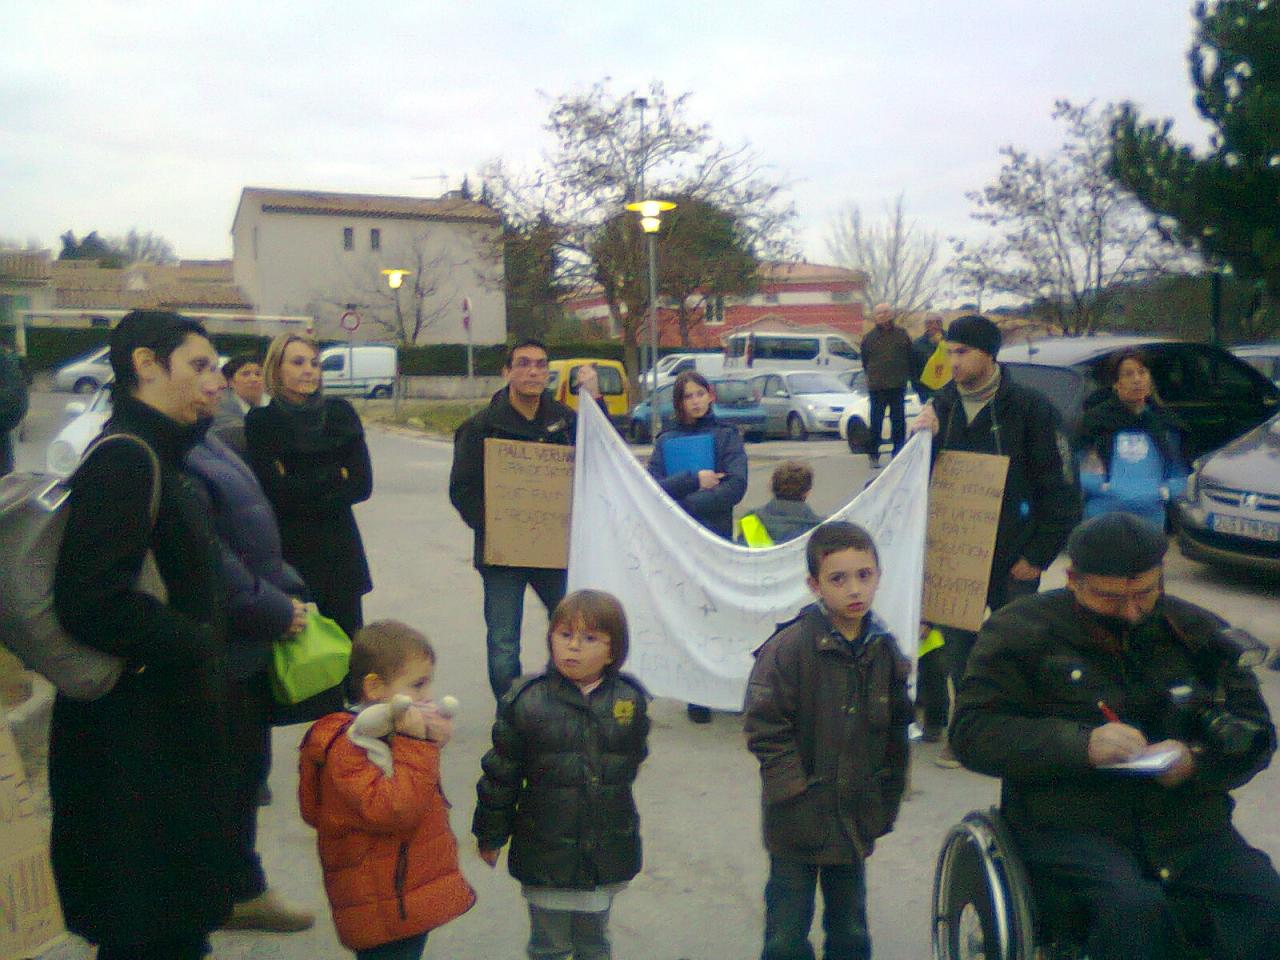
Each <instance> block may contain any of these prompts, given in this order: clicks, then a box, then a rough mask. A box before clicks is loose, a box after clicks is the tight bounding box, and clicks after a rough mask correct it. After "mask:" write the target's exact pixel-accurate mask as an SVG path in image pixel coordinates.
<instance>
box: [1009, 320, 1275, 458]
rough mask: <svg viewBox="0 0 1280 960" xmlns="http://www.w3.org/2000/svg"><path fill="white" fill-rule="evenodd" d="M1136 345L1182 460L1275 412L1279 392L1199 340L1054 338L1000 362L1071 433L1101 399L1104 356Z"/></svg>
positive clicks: (1016, 348)
mask: <svg viewBox="0 0 1280 960" xmlns="http://www.w3.org/2000/svg"><path fill="white" fill-rule="evenodd" d="M1130 348H1136V349H1139V350H1141V351H1142V352H1143V353H1144V354H1145V355H1146V356H1147V358H1148V360H1149V363H1148V366H1149V368H1150V370H1151V377H1152V379H1153V380H1154V382H1155V388H1156V392H1157V394H1158V395H1159V397H1160V399H1161V401H1163V402H1164V403H1165V405H1166V406H1168V407H1169V409H1171V410H1172V411H1173V412H1174V413H1175V414H1177V416H1178V417H1179V418H1180V419H1181V420H1182V422H1183V424H1184V425H1185V426H1186V428H1187V432H1186V434H1185V436H1184V437H1183V441H1184V442H1183V452H1184V454H1185V455H1186V457H1187V459H1188V460H1194V459H1195V458H1196V457H1198V456H1200V455H1201V454H1203V453H1205V452H1206V451H1209V450H1216V449H1218V448H1219V447H1221V446H1223V445H1225V444H1227V443H1229V442H1230V441H1232V440H1234V439H1235V438H1236V437H1238V436H1240V435H1241V434H1243V433H1245V432H1246V431H1248V430H1250V429H1252V428H1253V427H1255V426H1257V425H1258V424H1260V423H1262V422H1263V421H1264V420H1266V419H1268V418H1269V417H1271V416H1272V415H1273V414H1274V413H1276V412H1277V410H1280V387H1277V386H1276V385H1275V384H1274V383H1272V382H1271V381H1270V380H1268V379H1267V378H1266V377H1264V376H1263V375H1262V374H1261V373H1259V372H1258V371H1257V370H1255V369H1254V368H1253V367H1251V366H1250V365H1249V364H1247V363H1245V362H1244V361H1243V360H1241V359H1239V358H1238V357H1234V356H1232V355H1231V354H1230V353H1228V352H1227V351H1226V350H1224V349H1222V348H1221V347H1216V346H1213V345H1211V344H1207V343H1187V342H1184V341H1179V340H1168V339H1161V338H1156V337H1122V336H1097V337H1061V338H1051V339H1047V340H1040V341H1038V342H1035V343H1029V344H1027V343H1020V344H1017V345H1012V346H1006V347H1005V348H1004V349H1002V350H1001V351H1000V362H1001V364H1003V365H1004V366H1005V368H1006V369H1007V370H1008V372H1009V374H1010V376H1012V377H1013V378H1014V379H1015V380H1017V381H1018V382H1019V383H1023V384H1026V385H1027V386H1029V387H1032V388H1034V389H1036V390H1039V391H1040V392H1041V393H1043V394H1044V395H1045V396H1046V397H1047V398H1048V399H1049V400H1050V401H1052V403H1053V405H1054V406H1055V407H1056V408H1057V409H1058V412H1059V413H1060V414H1061V415H1062V419H1063V425H1064V427H1065V429H1066V430H1067V432H1068V433H1069V434H1074V432H1075V430H1076V428H1077V427H1078V426H1079V425H1080V416H1081V413H1082V412H1083V410H1084V408H1085V406H1086V404H1088V403H1090V402H1091V401H1092V400H1094V399H1095V398H1097V397H1099V396H1102V395H1104V392H1105V391H1106V390H1108V389H1109V387H1107V386H1106V369H1107V364H1108V362H1109V361H1110V359H1111V358H1112V357H1113V356H1115V355H1116V354H1117V353H1119V352H1120V351H1122V350H1126V349H1130Z"/></svg>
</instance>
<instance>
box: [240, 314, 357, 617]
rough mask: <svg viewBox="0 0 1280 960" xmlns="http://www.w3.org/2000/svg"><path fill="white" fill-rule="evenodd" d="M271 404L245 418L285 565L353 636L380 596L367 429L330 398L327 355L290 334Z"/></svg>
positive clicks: (270, 382) (270, 383)
mask: <svg viewBox="0 0 1280 960" xmlns="http://www.w3.org/2000/svg"><path fill="white" fill-rule="evenodd" d="M263 367H264V369H263V375H264V377H265V379H266V387H267V392H268V393H269V394H271V403H270V404H268V405H267V406H265V407H259V408H257V409H256V410H250V411H249V413H248V416H246V418H245V424H244V426H245V440H246V443H247V446H248V454H249V464H250V465H251V466H252V467H253V471H254V473H255V474H257V476H258V480H259V482H260V483H261V484H262V489H263V490H264V491H265V492H266V494H267V499H268V500H270V501H271V505H272V506H273V507H275V511H276V517H277V518H278V519H279V521H280V540H281V543H282V544H283V547H284V558H285V560H286V561H288V562H289V563H291V564H292V565H293V566H294V567H295V568H297V570H298V572H299V573H301V574H302V578H303V579H304V580H305V581H306V583H307V588H308V590H309V591H310V593H311V597H312V599H313V600H315V603H316V606H317V607H318V608H319V609H320V612H321V613H322V614H324V615H325V616H326V617H330V618H332V619H333V620H336V621H337V623H338V625H339V626H340V627H342V629H343V630H345V631H346V632H347V634H348V636H350V635H353V634H354V633H355V632H356V631H357V630H358V629H360V627H361V626H362V625H363V624H364V612H363V608H362V597H363V596H364V595H365V594H366V593H368V592H369V591H370V590H372V589H373V583H372V581H371V580H370V579H369V564H368V562H367V561H366V559H365V554H364V544H363V543H362V542H361V539H360V529H359V527H357V526H356V518H355V514H354V513H353V512H352V509H351V508H352V505H354V504H357V503H361V502H362V501H364V500H368V499H369V495H370V494H371V493H372V492H373V468H372V466H371V464H370V463H369V448H368V447H367V446H365V441H364V426H363V425H362V424H361V423H360V417H359V416H357V414H356V412H355V410H354V409H353V408H352V406H351V404H349V403H348V402H347V401H346V400H342V399H339V398H336V397H326V396H324V395H323V394H322V393H321V389H320V387H321V383H320V349H319V347H318V346H317V344H316V342H315V341H314V340H312V339H311V338H310V337H303V336H299V335H298V334H282V335H281V336H278V337H276V338H275V340H273V341H271V346H270V347H269V348H268V350H267V358H266V361H265V362H264V364H263Z"/></svg>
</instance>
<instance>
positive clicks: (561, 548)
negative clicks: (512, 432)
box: [484, 439, 573, 570]
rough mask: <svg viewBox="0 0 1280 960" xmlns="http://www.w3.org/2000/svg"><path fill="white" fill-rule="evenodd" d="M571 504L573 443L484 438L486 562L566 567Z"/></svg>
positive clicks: (506, 564)
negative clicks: (571, 444)
mask: <svg viewBox="0 0 1280 960" xmlns="http://www.w3.org/2000/svg"><path fill="white" fill-rule="evenodd" d="M572 506H573V447H564V446H559V445H557V444H550V443H526V442H524V441H520V440H494V439H489V440H485V442H484V562H485V563H491V564H494V565H496V566H500V567H544V568H550V569H553V570H555V569H561V568H563V567H567V566H568V565H569V514H570V512H571V508H572Z"/></svg>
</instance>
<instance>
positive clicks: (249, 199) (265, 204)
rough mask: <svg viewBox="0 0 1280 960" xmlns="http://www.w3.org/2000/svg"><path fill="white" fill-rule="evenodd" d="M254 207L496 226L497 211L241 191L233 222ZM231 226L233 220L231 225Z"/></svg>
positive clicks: (456, 200) (406, 200)
mask: <svg viewBox="0 0 1280 960" xmlns="http://www.w3.org/2000/svg"><path fill="white" fill-rule="evenodd" d="M246 203H249V204H258V205H260V206H261V208H262V210H263V212H264V213H298V214H304V215H307V214H310V215H318V216H325V215H335V214H336V215H345V216H354V217H378V218H381V219H391V220H446V221H470V222H475V223H495V224H496V223H499V222H500V218H499V216H498V213H497V211H495V210H493V209H492V208H490V207H486V206H485V205H484V204H482V203H476V202H475V201H474V200H463V199H461V198H460V197H383V196H377V195H374V194H364V193H322V192H319V191H312V190H275V189H271V188H268V187H245V188H244V190H242V191H241V193H240V204H239V206H238V207H237V208H236V216H235V219H236V220H238V219H239V218H240V210H241V209H243V208H244V206H245V204H246ZM232 222H233V224H234V220H233V221H232Z"/></svg>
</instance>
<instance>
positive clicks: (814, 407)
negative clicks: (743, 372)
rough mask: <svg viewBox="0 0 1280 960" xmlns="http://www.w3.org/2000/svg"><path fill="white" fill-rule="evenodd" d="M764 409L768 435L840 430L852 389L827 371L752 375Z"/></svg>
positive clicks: (794, 437)
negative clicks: (842, 416)
mask: <svg viewBox="0 0 1280 960" xmlns="http://www.w3.org/2000/svg"><path fill="white" fill-rule="evenodd" d="M747 382H748V383H750V384H751V388H752V390H754V391H755V393H756V395H757V396H758V397H760V403H761V405H762V406H763V407H764V412H765V425H764V429H765V435H766V436H775V437H788V438H790V439H792V440H804V439H806V438H807V437H808V436H809V434H811V433H838V432H839V430H840V417H841V415H842V414H843V413H844V411H845V408H846V407H848V406H849V405H850V404H851V403H853V402H854V401H855V397H854V394H853V392H852V391H851V390H850V389H849V388H848V387H846V386H845V385H844V384H843V383H841V382H840V380H838V379H837V378H836V377H835V375H834V374H831V373H828V372H826V371H825V370H796V371H792V372H790V373H765V374H761V375H760V376H756V377H751V378H750V379H749V380H748V381H747Z"/></svg>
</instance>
